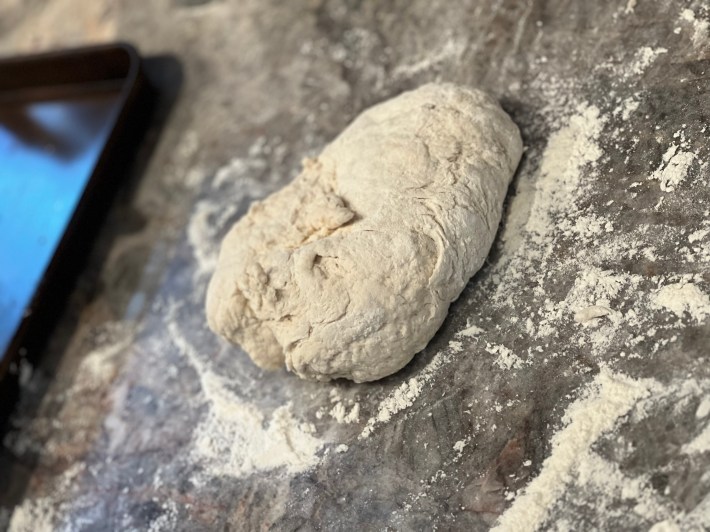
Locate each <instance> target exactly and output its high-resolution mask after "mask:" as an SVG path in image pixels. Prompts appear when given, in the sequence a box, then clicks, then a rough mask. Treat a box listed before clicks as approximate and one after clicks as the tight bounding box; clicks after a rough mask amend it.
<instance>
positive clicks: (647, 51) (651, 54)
mask: <svg viewBox="0 0 710 532" xmlns="http://www.w3.org/2000/svg"><path fill="white" fill-rule="evenodd" d="M667 52H668V50H667V49H666V48H651V47H650V46H644V47H642V48H639V49H638V50H637V52H636V55H635V56H634V58H633V60H632V62H631V64H630V65H629V66H628V69H627V70H626V72H625V74H633V75H636V76H639V75H641V74H643V73H644V71H645V70H646V68H648V66H649V65H650V64H651V63H653V62H654V61H655V60H656V58H657V57H658V56H659V55H661V54H665V53H667Z"/></svg>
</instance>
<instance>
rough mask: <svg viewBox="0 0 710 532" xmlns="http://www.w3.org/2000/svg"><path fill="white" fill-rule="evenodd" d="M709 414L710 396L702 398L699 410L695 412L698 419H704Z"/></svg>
mask: <svg viewBox="0 0 710 532" xmlns="http://www.w3.org/2000/svg"><path fill="white" fill-rule="evenodd" d="M708 414H710V395H707V396H705V397H703V398H702V400H701V401H700V404H699V405H698V409H697V410H696V411H695V417H696V418H697V419H703V418H705V417H707V415H708Z"/></svg>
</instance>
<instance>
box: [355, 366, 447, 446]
mask: <svg viewBox="0 0 710 532" xmlns="http://www.w3.org/2000/svg"><path fill="white" fill-rule="evenodd" d="M447 361H448V358H447V357H445V355H443V354H442V353H437V354H436V355H434V357H433V358H432V359H431V362H429V364H428V365H427V366H426V367H425V368H424V369H422V370H421V371H420V372H419V374H418V375H417V376H416V377H412V378H410V379H408V380H407V381H405V382H403V383H402V384H400V385H399V386H398V387H397V388H396V389H395V390H394V391H392V392H391V393H390V394H389V395H388V396H387V397H386V398H385V399H383V400H382V401H381V402H380V404H379V405H378V408H377V413H376V414H375V415H374V416H373V417H371V418H370V419H369V420H368V421H367V424H366V425H365V428H364V429H363V430H362V432H361V433H360V436H358V438H359V439H361V440H362V439H365V438H369V437H370V435H371V434H372V432H373V431H374V429H375V427H377V425H379V424H381V423H386V422H388V421H390V420H391V419H392V417H393V416H394V415H395V414H397V413H398V412H401V411H402V410H405V409H407V408H409V407H410V406H412V405H413V404H414V402H415V401H416V400H417V397H419V394H420V393H421V391H422V390H423V389H424V386H425V385H426V384H427V383H429V381H430V380H431V378H432V377H433V375H434V373H435V372H436V371H437V370H438V369H439V368H440V367H441V366H442V365H443V364H444V363H445V362H447Z"/></svg>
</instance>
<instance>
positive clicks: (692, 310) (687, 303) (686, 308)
mask: <svg viewBox="0 0 710 532" xmlns="http://www.w3.org/2000/svg"><path fill="white" fill-rule="evenodd" d="M653 303H654V305H655V306H656V308H661V309H665V310H670V311H671V312H673V314H675V315H676V316H678V317H679V318H682V317H683V316H684V315H685V314H686V313H687V314H688V316H689V317H690V319H691V320H693V321H695V322H696V323H700V322H702V321H703V320H705V318H706V317H708V316H710V297H708V295H707V294H705V293H704V292H703V291H702V290H700V288H698V287H697V286H696V285H695V284H693V283H684V282H679V283H672V284H667V285H665V286H663V287H662V288H660V289H659V290H658V292H657V293H656V294H655V296H654V298H653Z"/></svg>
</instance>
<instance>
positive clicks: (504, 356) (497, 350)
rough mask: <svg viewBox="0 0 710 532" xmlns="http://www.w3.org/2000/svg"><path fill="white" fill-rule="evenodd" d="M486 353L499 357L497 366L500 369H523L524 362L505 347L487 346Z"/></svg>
mask: <svg viewBox="0 0 710 532" xmlns="http://www.w3.org/2000/svg"><path fill="white" fill-rule="evenodd" d="M486 351H488V352H489V353H490V354H491V355H498V356H497V358H496V360H495V364H496V365H497V366H498V367H499V368H500V369H520V368H522V367H523V364H524V362H523V360H522V359H521V358H520V357H519V356H517V355H516V354H515V353H513V352H512V351H511V350H510V349H508V348H507V347H505V346H504V345H491V344H486Z"/></svg>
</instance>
